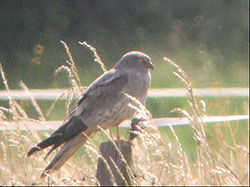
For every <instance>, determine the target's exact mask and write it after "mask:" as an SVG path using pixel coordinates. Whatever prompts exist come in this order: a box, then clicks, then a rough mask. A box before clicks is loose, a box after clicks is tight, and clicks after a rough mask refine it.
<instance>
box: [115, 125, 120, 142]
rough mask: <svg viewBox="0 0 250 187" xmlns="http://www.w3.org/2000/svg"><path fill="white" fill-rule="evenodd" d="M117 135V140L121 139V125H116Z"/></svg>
mask: <svg viewBox="0 0 250 187" xmlns="http://www.w3.org/2000/svg"><path fill="white" fill-rule="evenodd" d="M116 137H117V140H121V136H120V131H119V126H117V127H116Z"/></svg>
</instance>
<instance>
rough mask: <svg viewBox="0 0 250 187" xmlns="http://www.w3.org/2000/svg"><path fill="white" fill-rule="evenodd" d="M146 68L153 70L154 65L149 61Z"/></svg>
mask: <svg viewBox="0 0 250 187" xmlns="http://www.w3.org/2000/svg"><path fill="white" fill-rule="evenodd" d="M147 67H148V68H150V69H154V64H153V63H152V62H151V61H149V62H148V66H147Z"/></svg>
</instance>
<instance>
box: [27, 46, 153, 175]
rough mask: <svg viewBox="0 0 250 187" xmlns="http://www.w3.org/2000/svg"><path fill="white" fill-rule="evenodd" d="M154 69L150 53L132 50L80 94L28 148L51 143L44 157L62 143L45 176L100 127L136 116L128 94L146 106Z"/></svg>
mask: <svg viewBox="0 0 250 187" xmlns="http://www.w3.org/2000/svg"><path fill="white" fill-rule="evenodd" d="M151 69H154V65H153V63H152V60H151V58H150V57H149V56H148V55H147V54H145V53H143V52H140V51H130V52H127V53H126V54H124V55H123V56H122V57H121V58H120V60H119V61H118V62H117V63H116V64H115V65H114V66H113V68H111V69H110V70H109V71H107V72H105V73H104V74H102V75H101V76H100V77H98V78H97V79H96V80H95V81H93V82H92V83H91V84H90V86H89V87H88V88H87V89H86V90H85V92H84V93H83V94H82V95H81V97H80V98H79V100H78V102H77V103H76V105H75V106H74V107H73V109H72V111H71V112H70V113H69V115H68V117H67V118H66V119H67V120H65V122H64V123H63V124H62V125H61V126H60V127H59V128H58V129H57V130H56V131H55V132H54V133H52V134H51V136H49V137H48V138H46V139H45V140H43V141H42V142H40V143H38V144H37V145H36V146H34V147H32V148H31V149H30V150H29V151H28V153H27V156H28V157H29V156H31V155H33V154H34V153H35V152H38V151H41V150H43V149H45V148H47V147H50V146H52V148H51V149H50V150H49V151H48V153H47V154H46V156H45V158H44V159H46V158H47V157H48V156H49V154H50V153H51V152H52V151H53V150H55V149H56V148H58V147H59V146H62V148H61V149H60V151H59V152H58V154H57V155H56V156H55V157H54V158H53V159H52V161H51V162H50V163H49V165H48V166H47V167H46V168H45V170H44V172H43V174H42V176H46V174H47V173H49V172H52V171H54V170H58V169H60V168H61V166H62V165H63V164H64V163H65V162H66V161H67V160H68V159H69V158H70V157H71V156H72V155H73V154H74V153H75V152H76V151H77V150H78V149H79V148H80V147H81V146H82V145H83V144H84V143H85V142H86V141H87V140H88V138H90V137H91V136H93V135H94V134H96V133H97V132H98V131H99V130H100V128H99V127H101V128H102V129H111V128H113V127H117V128H118V126H119V124H120V123H121V122H122V121H124V120H127V119H129V118H131V117H133V115H134V114H135V110H134V109H133V108H131V107H129V99H128V97H127V96H126V94H128V95H130V96H132V97H134V98H136V99H137V100H138V101H140V102H141V104H143V105H144V106H145V104H146V96H147V91H148V88H149V86H150V83H151V73H150V70H151ZM98 126H99V127H98ZM117 136H118V135H117Z"/></svg>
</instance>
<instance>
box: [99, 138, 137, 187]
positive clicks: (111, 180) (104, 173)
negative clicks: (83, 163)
mask: <svg viewBox="0 0 250 187" xmlns="http://www.w3.org/2000/svg"><path fill="white" fill-rule="evenodd" d="M114 143H115V144H116V146H115V145H114ZM114 143H113V142H111V141H108V142H103V143H101V145H100V152H101V154H102V156H103V159H105V160H106V163H105V162H104V161H103V159H102V158H99V159H98V166H97V172H96V177H97V179H98V180H99V183H100V185H102V186H103V185H108V186H112V185H115V184H117V185H123V186H124V185H133V182H132V173H131V171H132V168H133V161H132V147H131V142H130V141H125V140H116V141H114ZM117 148H118V150H117ZM121 154H122V155H123V156H121ZM123 158H124V159H125V161H124V160H123Z"/></svg>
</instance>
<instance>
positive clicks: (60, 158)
mask: <svg viewBox="0 0 250 187" xmlns="http://www.w3.org/2000/svg"><path fill="white" fill-rule="evenodd" d="M88 136H90V134H89V133H88V134H85V133H80V134H78V135H77V136H76V137H74V138H72V139H71V140H69V141H68V142H66V143H65V144H64V146H63V147H62V148H61V150H60V151H59V153H58V154H57V155H56V156H55V158H54V159H53V160H52V161H51V162H50V164H49V165H48V166H47V167H46V168H45V170H44V172H43V173H42V175H41V177H45V176H46V173H47V172H50V171H52V170H58V169H60V167H61V166H62V165H63V164H64V163H65V162H66V161H67V160H68V159H69V158H70V157H71V156H72V155H73V154H74V153H75V152H76V151H77V150H78V149H79V148H80V147H81V146H82V145H83V144H84V143H85V142H86V141H87V140H88Z"/></svg>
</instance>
